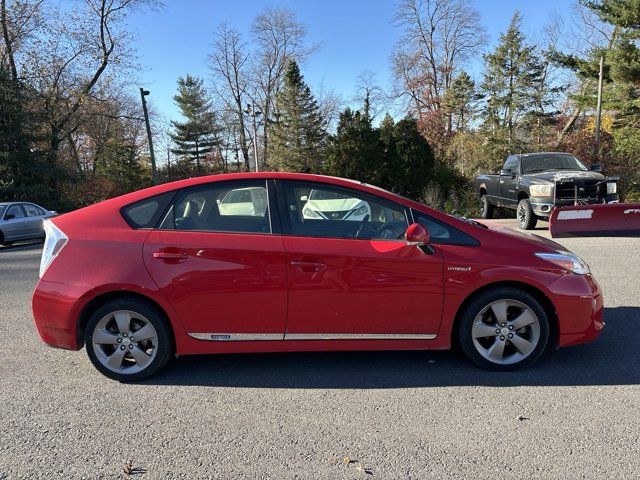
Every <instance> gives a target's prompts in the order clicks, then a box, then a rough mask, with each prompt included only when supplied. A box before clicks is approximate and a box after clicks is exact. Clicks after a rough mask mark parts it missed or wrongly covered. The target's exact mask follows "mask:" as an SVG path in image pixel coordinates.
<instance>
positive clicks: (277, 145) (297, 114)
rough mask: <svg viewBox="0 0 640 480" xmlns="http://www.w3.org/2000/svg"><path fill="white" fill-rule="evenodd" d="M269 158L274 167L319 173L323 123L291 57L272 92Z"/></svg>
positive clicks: (323, 148) (323, 147) (323, 146)
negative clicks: (281, 81)
mask: <svg viewBox="0 0 640 480" xmlns="http://www.w3.org/2000/svg"><path fill="white" fill-rule="evenodd" d="M275 107H276V111H275V115H274V116H275V118H276V120H275V123H274V124H273V125H272V127H271V130H270V135H271V138H270V143H269V147H268V148H269V162H270V164H271V165H272V166H274V167H275V168H276V169H277V170H284V171H294V172H302V173H319V172H320V171H321V170H322V168H323V162H324V157H325V153H326V147H327V132H326V125H324V122H323V120H322V115H321V114H320V108H319V107H318V103H317V102H316V100H315V99H314V97H313V95H312V93H311V90H310V89H309V87H308V86H307V84H306V83H305V81H304V78H303V76H302V74H301V73H300V68H299V67H298V64H297V63H296V62H295V61H293V60H291V61H290V62H289V64H288V66H287V71H286V73H285V77H284V86H283V88H282V90H281V91H280V92H279V93H278V95H277V96H276V105H275Z"/></svg>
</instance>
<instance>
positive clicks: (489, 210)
mask: <svg viewBox="0 0 640 480" xmlns="http://www.w3.org/2000/svg"><path fill="white" fill-rule="evenodd" d="M494 209H495V206H494V205H493V204H491V203H490V202H489V199H488V198H487V196H486V195H482V196H481V197H480V216H481V217H482V218H485V219H488V218H493V211H494Z"/></svg>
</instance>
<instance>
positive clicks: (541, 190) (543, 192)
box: [529, 185, 553, 197]
mask: <svg viewBox="0 0 640 480" xmlns="http://www.w3.org/2000/svg"><path fill="white" fill-rule="evenodd" d="M552 188H553V186H552V185H531V186H530V187H529V193H530V194H531V196H532V197H550V196H551V190H552Z"/></svg>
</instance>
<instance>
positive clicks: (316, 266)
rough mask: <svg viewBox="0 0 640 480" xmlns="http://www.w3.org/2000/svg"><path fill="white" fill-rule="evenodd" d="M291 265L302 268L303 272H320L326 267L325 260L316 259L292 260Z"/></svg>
mask: <svg viewBox="0 0 640 480" xmlns="http://www.w3.org/2000/svg"><path fill="white" fill-rule="evenodd" d="M291 266H293V267H297V268H300V269H301V270H302V271H303V272H319V271H320V270H322V269H324V268H325V267H326V265H325V264H324V263H323V262H320V261H314V260H291Z"/></svg>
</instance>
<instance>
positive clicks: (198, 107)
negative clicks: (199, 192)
mask: <svg viewBox="0 0 640 480" xmlns="http://www.w3.org/2000/svg"><path fill="white" fill-rule="evenodd" d="M173 99H174V101H175V102H176V105H177V106H178V107H179V108H180V113H182V116H183V117H184V118H185V121H184V122H179V121H175V120H174V121H172V122H171V124H172V125H173V128H174V131H173V132H172V133H171V139H172V140H173V141H174V143H175V145H176V146H175V148H173V149H172V150H171V151H172V152H173V153H175V154H176V155H178V156H179V157H180V159H181V160H182V161H183V163H184V164H186V165H187V166H189V165H192V164H193V163H194V162H195V169H196V172H201V171H202V164H203V161H204V160H205V158H206V156H207V155H208V154H211V153H212V152H213V151H214V149H215V148H216V147H218V146H219V144H220V142H219V141H218V138H220V132H221V128H220V127H219V126H218V125H217V121H216V116H215V114H214V113H213V110H212V107H211V102H210V101H209V100H208V98H207V92H206V90H205V88H204V84H203V81H202V79H200V78H196V77H192V76H191V75H187V76H186V77H181V78H179V79H178V94H177V95H175V96H174V97H173Z"/></svg>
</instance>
